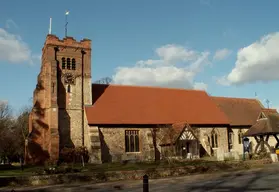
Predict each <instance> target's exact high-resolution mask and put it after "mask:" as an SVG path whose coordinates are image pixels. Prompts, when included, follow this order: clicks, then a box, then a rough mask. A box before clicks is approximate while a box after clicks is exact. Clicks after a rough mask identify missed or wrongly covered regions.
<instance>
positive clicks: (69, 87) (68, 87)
mask: <svg viewBox="0 0 279 192" xmlns="http://www.w3.org/2000/svg"><path fill="white" fill-rule="evenodd" d="M67 92H68V93H71V85H68V86H67Z"/></svg>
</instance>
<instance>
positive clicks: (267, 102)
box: [265, 99, 270, 109]
mask: <svg viewBox="0 0 279 192" xmlns="http://www.w3.org/2000/svg"><path fill="white" fill-rule="evenodd" d="M265 102H266V105H267V108H268V109H269V103H270V101H269V100H268V99H266V100H265Z"/></svg>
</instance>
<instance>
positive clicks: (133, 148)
mask: <svg viewBox="0 0 279 192" xmlns="http://www.w3.org/2000/svg"><path fill="white" fill-rule="evenodd" d="M125 151H126V152H139V131H137V130H129V131H125Z"/></svg>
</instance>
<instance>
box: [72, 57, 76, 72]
mask: <svg viewBox="0 0 279 192" xmlns="http://www.w3.org/2000/svg"><path fill="white" fill-rule="evenodd" d="M72 70H76V60H75V59H72Z"/></svg>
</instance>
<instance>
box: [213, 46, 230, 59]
mask: <svg viewBox="0 0 279 192" xmlns="http://www.w3.org/2000/svg"><path fill="white" fill-rule="evenodd" d="M231 53H232V51H231V50H229V49H227V48H224V49H219V50H217V51H216V52H215V55H214V57H213V59H214V60H215V61H221V60H224V59H226V58H227V57H228V56H229V55H230V54H231Z"/></svg>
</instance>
